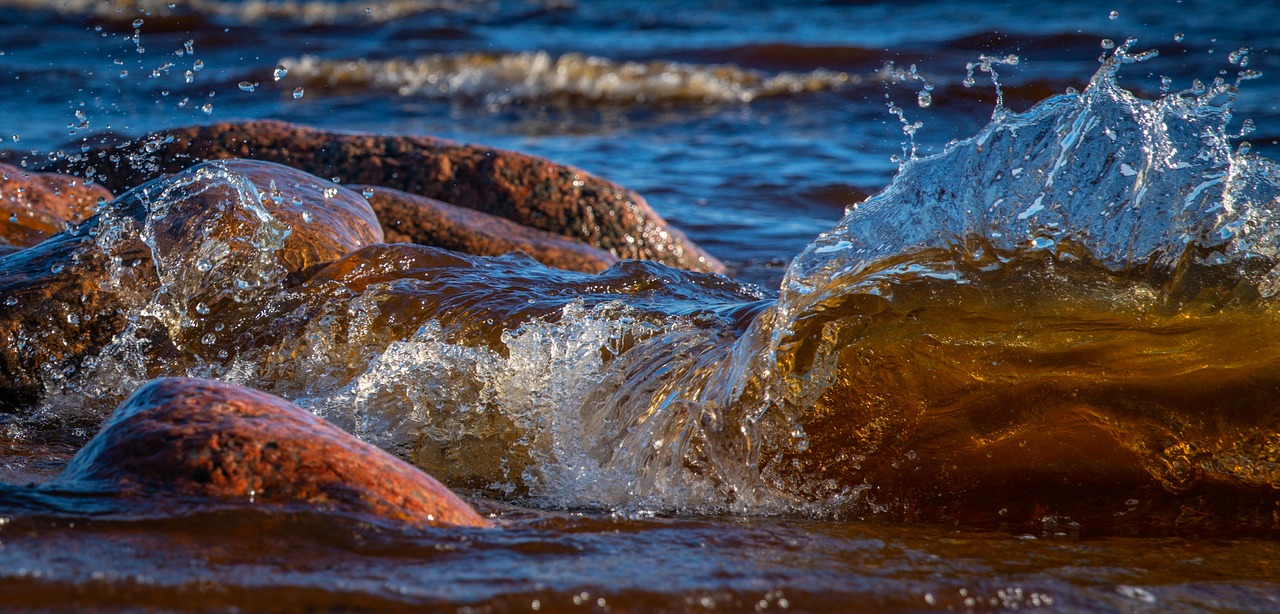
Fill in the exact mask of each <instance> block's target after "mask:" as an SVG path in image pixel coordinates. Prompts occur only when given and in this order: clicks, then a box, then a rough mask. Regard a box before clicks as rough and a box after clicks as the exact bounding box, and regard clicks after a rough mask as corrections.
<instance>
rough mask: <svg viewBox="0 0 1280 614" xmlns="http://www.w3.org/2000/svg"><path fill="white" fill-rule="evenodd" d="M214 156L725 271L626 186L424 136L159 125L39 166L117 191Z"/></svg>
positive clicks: (277, 125) (255, 125) (619, 252)
mask: <svg viewBox="0 0 1280 614" xmlns="http://www.w3.org/2000/svg"><path fill="white" fill-rule="evenodd" d="M222 158H253V159H257V160H268V161H272V162H278V163H281V164H285V165H288V166H291V167H293V168H297V169H301V170H304V171H306V172H308V173H312V174H314V175H318V176H320V177H325V178H337V179H338V180H340V181H341V182H342V183H358V184H372V185H379V186H384V187H389V188H395V189H398V190H403V191H406V192H411V193H414V194H418V195H421V196H427V197H429V198H434V199H437V200H441V201H444V202H447V203H451V204H453V205H457V206H459V207H465V208H467V209H474V210H476V211H481V212H484V213H488V214H491V215H496V216H499V217H504V218H507V219H510V220H512V221H514V222H517V223H519V224H522V225H524V226H529V227H530V228H535V229H539V230H544V231H547V232H552V233H556V234H560V235H564V236H566V237H570V238H573V239H577V240H580V241H583V242H585V243H587V244H588V245H592V246H594V247H598V248H600V249H604V250H607V251H609V252H611V253H612V254H614V255H615V256H617V257H619V258H628V259H642V260H654V261H657V262H661V263H663V264H666V265H669V266H673V267H678V268H684V269H689V270H695V271H710V272H722V271H723V270H724V265H723V264H722V263H720V262H719V261H718V260H716V259H715V258H714V257H713V256H711V255H709V254H707V253H706V252H704V251H703V250H702V249H701V248H699V247H698V246H697V245H695V244H694V243H693V242H691V241H689V240H688V239H687V238H686V237H685V236H684V234H683V233H681V232H680V231H678V230H676V229H674V228H672V227H670V226H669V225H668V224H667V223H666V221H664V220H663V219H662V218H661V217H660V216H658V214H657V213H656V212H654V211H653V209H652V208H651V207H649V205H648V203H646V202H645V200H644V198H642V197H641V196H640V195H639V194H637V193H635V192H633V191H631V190H628V189H626V188H622V187H620V186H618V185H616V184H614V183H612V182H609V181H606V180H604V179H601V178H599V177H596V176H594V175H591V174H589V173H586V172H584V171H581V170H578V169H575V168H572V167H569V166H564V165H561V164H556V163H553V162H549V161H547V160H544V159H541V158H537V157H534V156H530V155H526V154H521V153H516V152H508V151H502V150H497V149H491V148H487V147H478V146H470V145H459V144H456V143H452V142H449V141H444V140H440V139H434V138H429V137H413V136H372V135H361V134H342V133H335V132H327V131H323V130H317V129H314V128H307V127H303V126H296V125H292V124H288V123H284V122H278V121H253V122H243V123H221V124H214V125H210V126H199V127H191V128H180V129H174V130H167V131H163V132H158V133H155V134H152V135H149V136H147V137H144V138H142V139H139V140H138V141H136V142H134V143H133V144H131V145H129V146H126V147H120V148H99V149H94V150H90V152H88V153H87V154H85V155H84V156H75V157H73V158H71V159H62V160H58V161H55V162H52V163H50V164H49V165H48V166H49V170H54V169H56V170H59V171H61V172H70V173H73V174H77V175H81V176H85V177H90V178H93V179H95V180H97V181H100V182H102V183H103V184H104V185H106V186H107V187H108V188H111V189H114V190H117V191H119V190H123V189H125V188H127V187H130V186H133V185H137V184H138V183H141V182H143V181H145V180H148V179H151V178H153V177H156V176H158V175H160V174H163V173H174V172H177V171H179V170H182V169H183V168H186V167H188V166H191V165H193V164H196V163H198V162H200V161H202V160H209V159H222ZM387 225H388V226H390V225H392V224H391V223H388V224H387Z"/></svg>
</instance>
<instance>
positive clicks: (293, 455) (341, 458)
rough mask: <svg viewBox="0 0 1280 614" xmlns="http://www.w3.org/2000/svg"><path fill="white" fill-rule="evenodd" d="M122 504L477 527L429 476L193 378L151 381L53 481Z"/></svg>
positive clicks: (251, 393) (274, 405)
mask: <svg viewBox="0 0 1280 614" xmlns="http://www.w3.org/2000/svg"><path fill="white" fill-rule="evenodd" d="M55 485H57V486H64V487H66V486H71V487H75V486H86V487H90V488H102V487H106V488H109V489H114V490H116V491H117V492H118V493H119V494H120V495H121V496H126V497H137V496H142V497H159V498H172V497H173V496H175V495H186V496H195V497H210V498H213V499H217V500H221V501H239V502H244V503H249V504H253V505H290V504H304V505H307V506H312V507H317V508H321V509H325V510H333V511H340V512H346V513H358V514H368V515H372V516H377V517H381V518H387V519H391V520H396V521H400V522H405V523H409V524H412V525H418V526H470V527H480V526H485V524H486V523H485V521H484V519H483V518H481V517H480V515H479V514H477V513H476V511H475V510H474V509H472V508H471V506H470V505H468V504H467V503H466V502H464V501H463V500H462V499H460V498H458V496H457V495H455V494H453V493H452V492H450V491H449V489H447V488H445V487H444V486H443V485H441V484H440V483H439V482H437V481H436V480H435V479H434V478H432V477H431V476H429V475H427V474H425V473H423V472H421V471H419V470H418V469H415V468H413V467H412V466H410V465H408V464H407V463H405V462H403V461H401V460H399V459H397V458H395V457H393V456H391V455H389V454H387V453H386V452H383V451H382V450H379V449H377V448H375V447H373V446H370V445H368V444H366V443H364V442H361V441H359V440H357V439H356V438H354V437H352V436H351V435H349V434H347V433H345V432H343V431H342V430H340V429H338V428H337V427H335V426H333V425H331V424H329V423H328V422H325V421H324V420H321V419H320V418H317V417H316V416H313V415H311V414H310V413H307V412H306V411H305V410H303V409H301V408H299V407H298V406H296V405H293V404H292V403H289V402H287V401H285V400H283V399H280V398H278V397H275V396H272V395H269V394H266V393H263V392H258V391H256V390H251V389H248V388H242V387H240V386H235V385H232V384H224V383H220V382H214V381H210V380H199V379H183V378H173V379H160V380H153V381H151V382H149V383H147V384H146V385H144V386H143V387H142V388H139V389H138V390H137V391H136V392H135V393H134V394H133V396H131V397H129V399H128V400H126V401H125V402H124V403H123V404H121V405H120V407H119V408H117V409H116V411H115V413H113V414H112V415H111V417H110V418H108V419H107V421H106V423H105V424H104V425H103V427H102V430H101V431H99V433H98V434H97V436H95V437H94V438H93V440H91V441H90V442H89V444H88V445H86V446H85V447H84V449H82V450H81V451H80V452H79V453H78V454H77V455H76V456H75V458H73V459H72V460H71V463H70V464H69V465H68V466H67V468H66V470H64V471H63V473H62V475H61V476H59V478H58V479H57V480H56V484H55Z"/></svg>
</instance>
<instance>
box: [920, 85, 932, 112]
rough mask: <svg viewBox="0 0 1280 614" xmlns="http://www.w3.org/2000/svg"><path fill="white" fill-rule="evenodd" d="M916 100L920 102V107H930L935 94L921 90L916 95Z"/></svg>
mask: <svg viewBox="0 0 1280 614" xmlns="http://www.w3.org/2000/svg"><path fill="white" fill-rule="evenodd" d="M916 102H917V103H919V105H920V108H922V109H925V108H928V107H929V105H931V104H933V94H930V93H929V92H926V91H924V90H921V91H920V95H919V96H917V97H916Z"/></svg>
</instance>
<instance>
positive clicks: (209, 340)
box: [200, 333, 218, 345]
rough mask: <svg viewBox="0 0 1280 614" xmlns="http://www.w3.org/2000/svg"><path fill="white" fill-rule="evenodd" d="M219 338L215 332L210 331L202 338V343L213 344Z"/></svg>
mask: <svg viewBox="0 0 1280 614" xmlns="http://www.w3.org/2000/svg"><path fill="white" fill-rule="evenodd" d="M217 340H218V336H217V335H215V334H213V333H208V334H206V335H205V336H203V337H201V338H200V343H203V344H205V345H213V344H214V342H216V341H217Z"/></svg>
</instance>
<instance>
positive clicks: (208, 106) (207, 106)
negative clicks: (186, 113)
mask: <svg viewBox="0 0 1280 614" xmlns="http://www.w3.org/2000/svg"><path fill="white" fill-rule="evenodd" d="M200 110H201V111H204V113H205V115H208V114H210V113H213V103H212V102H206V103H204V106H202V107H200Z"/></svg>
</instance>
